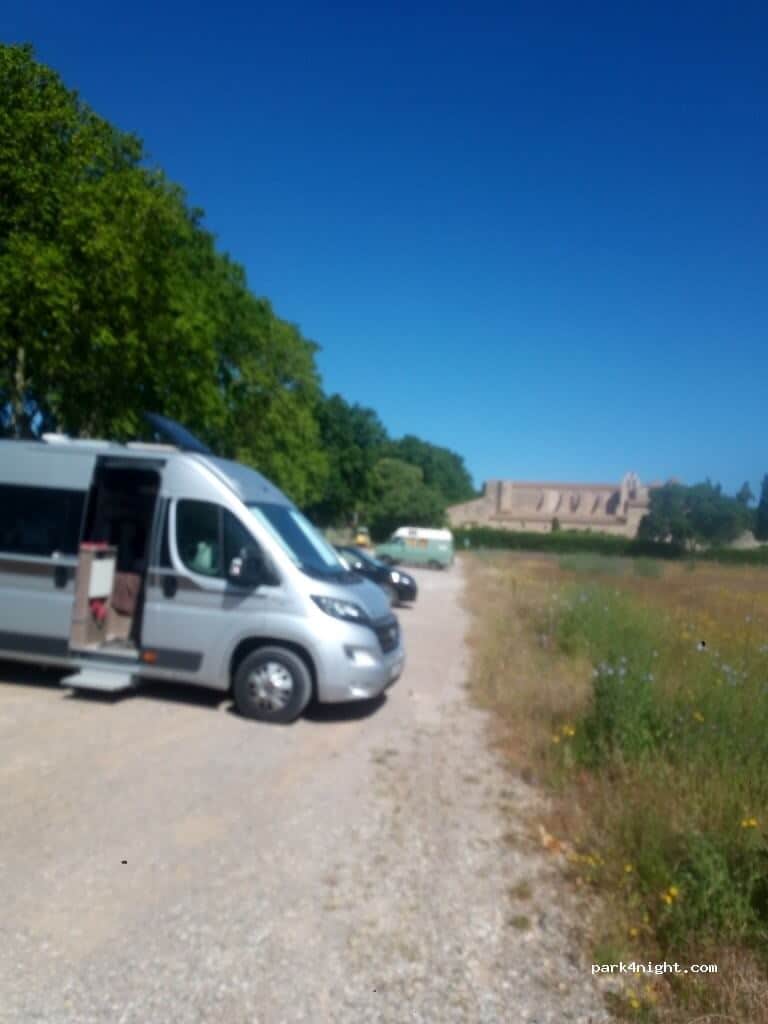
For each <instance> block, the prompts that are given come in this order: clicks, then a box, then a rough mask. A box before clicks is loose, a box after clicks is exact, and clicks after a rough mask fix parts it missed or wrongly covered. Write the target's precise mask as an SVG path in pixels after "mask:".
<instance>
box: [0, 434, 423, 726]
mask: <svg viewBox="0 0 768 1024" xmlns="http://www.w3.org/2000/svg"><path fill="white" fill-rule="evenodd" d="M165 423H166V425H167V424H170V423H171V421H165ZM171 425H172V426H173V424H171ZM179 431H180V432H179V433H178V434H177V435H175V436H179V437H181V439H182V442H183V441H184V440H185V439H186V438H192V435H189V434H186V432H185V431H183V428H179ZM192 442H194V443H190V445H189V446H188V447H184V446H183V443H182V445H181V446H171V445H156V444H154V445H153V444H139V443H135V444H134V443H128V444H125V445H123V444H118V443H112V442H106V441H76V440H70V439H68V438H65V437H62V436H60V435H44V440H40V441H0V657H2V658H9V659H18V660H23V661H30V662H36V663H44V664H50V665H58V666H68V667H71V669H72V673H71V674H69V675H67V676H66V677H65V678H64V679H62V683H63V684H64V685H66V686H70V687H82V688H86V689H95V690H109V691H114V690H121V689H127V688H128V687H131V686H135V685H137V684H138V683H139V682H140V681H141V680H142V679H143V678H146V677H152V678H155V679H161V680H169V681H179V682H187V683H189V682H191V683H196V684H199V685H200V686H206V687H213V688H215V689H219V690H223V691H230V690H231V692H232V695H233V698H234V701H235V703H236V706H237V708H238V709H239V711H240V712H241V713H242V714H244V715H246V716H248V717H250V718H257V719H261V720H263V721H270V722H290V721H292V720H293V719H295V718H297V717H298V716H299V715H300V714H301V712H302V711H303V709H304V708H305V706H306V704H307V702H308V701H309V700H310V698H311V697H313V696H314V697H315V698H316V699H317V700H318V701H321V702H336V701H351V700H357V699H363V698H370V697H374V696H376V695H378V694H380V693H381V692H382V691H383V690H385V689H386V688H387V687H388V686H389V685H390V684H392V683H393V682H394V681H395V680H396V679H397V678H398V676H399V675H400V674H401V672H402V670H403V665H404V660H405V655H404V651H403V645H402V641H401V637H400V630H399V626H398V622H397V619H396V618H395V616H394V615H393V614H392V612H391V610H390V607H389V603H388V601H387V598H386V596H385V595H384V593H383V591H381V590H380V589H379V588H378V587H377V586H376V585H375V584H374V583H371V582H370V581H368V580H366V579H364V578H363V577H361V576H358V575H357V574H355V573H353V572H350V571H349V570H348V569H347V568H346V567H345V566H344V565H343V563H342V562H341V560H340V559H339V557H338V555H337V554H336V552H335V551H334V550H333V548H332V547H331V546H330V545H329V544H328V543H327V542H326V541H325V540H324V538H323V537H322V536H321V534H320V533H319V532H318V531H316V530H315V529H314V527H313V526H312V525H311V524H310V523H309V522H308V521H307V520H306V519H305V518H304V517H303V516H302V514H301V513H300V512H299V510H298V509H297V508H296V507H295V506H294V505H293V504H292V503H291V502H290V501H289V500H288V498H287V497H286V496H285V495H284V494H283V493H282V492H281V491H279V490H278V489H277V488H276V487H274V486H273V485H272V484H271V483H270V482H269V481H268V480H266V479H265V478H264V477H263V476H261V475H260V474H259V473H257V472H255V471H254V470H252V469H249V468H247V467H245V466H242V465H240V464H238V463H236V462H230V461H227V460H225V459H221V458H217V457H216V456H214V455H212V454H211V453H210V452H208V450H207V449H205V448H204V447H203V446H202V445H200V444H199V442H195V439H192Z"/></svg>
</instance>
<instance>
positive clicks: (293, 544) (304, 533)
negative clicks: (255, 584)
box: [248, 503, 349, 579]
mask: <svg viewBox="0 0 768 1024" xmlns="http://www.w3.org/2000/svg"><path fill="white" fill-rule="evenodd" d="M248 508H249V509H250V512H251V514H252V515H253V517H254V518H255V519H256V520H257V521H258V522H259V523H261V525H262V526H263V527H265V529H267V530H269V532H270V533H271V534H272V536H273V537H274V538H275V540H276V541H277V542H278V544H280V546H281V547H282V548H283V550H284V551H286V552H287V554H288V555H289V556H290V557H291V558H292V559H293V561H294V562H295V563H296V565H298V567H299V568H300V569H303V571H304V572H306V573H309V574H310V575H311V576H319V577H321V578H323V579H335V578H342V577H344V578H346V577H348V576H349V570H348V569H347V568H346V567H345V565H344V563H343V562H342V561H341V559H340V558H339V556H338V555H337V553H336V551H335V550H334V549H333V548H332V547H331V545H330V544H328V542H327V541H326V540H325V538H324V537H323V536H322V534H320V533H319V532H318V531H317V530H316V529H315V528H314V526H313V525H312V524H311V523H310V522H309V520H307V519H305V518H304V516H303V515H302V514H301V512H299V511H298V509H295V508H291V507H290V506H289V505H272V504H266V503H259V504H258V505H254V504H249V505H248Z"/></svg>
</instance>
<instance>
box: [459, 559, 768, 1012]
mask: <svg viewBox="0 0 768 1024" xmlns="http://www.w3.org/2000/svg"><path fill="white" fill-rule="evenodd" d="M467 565H468V567H469V588H468V601H469V606H470V608H471V609H472V611H473V614H474V618H473V622H474V627H473V632H472V636H471V642H472V645H473V656H474V664H473V673H472V692H473V694H474V696H475V699H476V700H477V701H478V702H479V703H480V704H481V705H482V706H484V707H486V708H489V709H491V710H493V711H494V712H495V714H494V718H493V721H494V725H495V730H496V733H497V739H498V743H499V745H500V746H501V748H502V749H503V751H504V754H505V756H506V757H507V758H508V759H509V762H510V766H511V767H512V768H514V769H516V770H518V771H520V772H522V773H523V775H524V777H527V778H531V779H533V780H537V781H541V782H542V783H544V784H546V785H547V786H548V787H549V789H550V792H551V793H552V794H553V797H554V803H553V807H554V811H553V815H552V818H551V820H550V821H548V822H547V830H548V833H547V834H548V835H551V836H552V837H554V838H555V839H556V841H557V844H558V847H559V848H560V849H562V850H563V851H564V858H565V863H566V864H567V865H568V870H569V872H570V873H571V875H572V877H573V880H574V883H575V884H577V885H581V886H585V887H589V889H590V890H591V891H592V890H593V891H594V892H595V893H599V894H600V899H599V901H598V902H599V904H600V905H602V907H603V908H604V909H603V912H602V915H601V916H598V919H597V924H596V926H595V932H594V935H593V936H592V940H591V941H592V946H593V948H592V950H591V955H592V956H593V958H594V959H595V961H599V960H604V961H606V962H615V961H618V960H620V959H623V960H625V961H627V960H632V959H634V960H637V961H640V962H646V961H648V960H651V961H653V962H659V961H662V960H665V959H666V960H667V961H677V962H678V963H680V964H693V963H703V962H707V963H715V964H717V965H718V973H717V974H716V975H708V976H706V977H694V976H693V975H690V974H689V975H686V976H681V977H675V978H672V979H670V978H669V976H667V978H665V979H658V978H648V977H646V978H645V979H643V978H642V977H641V978H640V979H639V980H635V981H632V982H631V983H630V984H628V985H627V986H626V987H625V991H624V993H623V995H622V996H620V997H617V998H616V1000H615V1005H614V1009H615V1011H616V1013H617V1015H618V1016H619V1017H626V1018H627V1019H634V1020H648V1021H651V1020H658V1021H663V1022H670V1024H671V1022H673V1021H674V1022H677V1021H681V1022H682V1021H693V1020H698V1021H700V1022H702V1024H703V1022H704V1021H710V1020H711V1021H715V1020H718V1021H739V1022H743V1024H765V1022H768V973H766V964H767V963H768V843H767V839H768V570H766V569H763V568H752V567H750V568H747V567H735V566H733V567H732V566H725V565H717V564H714V563H670V562H664V563H661V562H655V561H652V560H649V559H638V560H630V559H622V558H616V557H604V556H599V555H594V554H587V553H578V554H571V555H561V556H559V557H558V556H556V555H539V556H536V555H529V554H523V553H502V552H494V553H477V554H475V555H471V556H468V557H467Z"/></svg>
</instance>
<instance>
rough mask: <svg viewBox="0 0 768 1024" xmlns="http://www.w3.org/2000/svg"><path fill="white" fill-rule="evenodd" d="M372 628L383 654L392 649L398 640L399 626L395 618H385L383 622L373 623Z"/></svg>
mask: <svg viewBox="0 0 768 1024" xmlns="http://www.w3.org/2000/svg"><path fill="white" fill-rule="evenodd" d="M373 629H374V632H375V633H376V636H377V638H378V641H379V646H380V647H381V649H382V651H383V652H384V654H389V652H390V651H394V649H395V648H396V647H397V644H398V641H399V640H400V627H399V625H398V623H397V619H395V618H392V619H386V620H385V621H384V622H378V623H375V624H374V627H373Z"/></svg>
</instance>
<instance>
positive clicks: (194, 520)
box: [176, 500, 224, 577]
mask: <svg viewBox="0 0 768 1024" xmlns="http://www.w3.org/2000/svg"><path fill="white" fill-rule="evenodd" d="M221 511H222V510H221V508H220V507H219V506H218V505H213V504H211V502H208V501H187V500H183V501H179V502H178V504H177V506H176V547H177V548H178V552H179V557H180V558H181V560H182V562H183V563H184V565H185V566H186V567H187V569H191V570H192V572H197V573H200V574H201V575H202V576H218V577H223V576H224V563H223V560H222V551H221Z"/></svg>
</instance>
